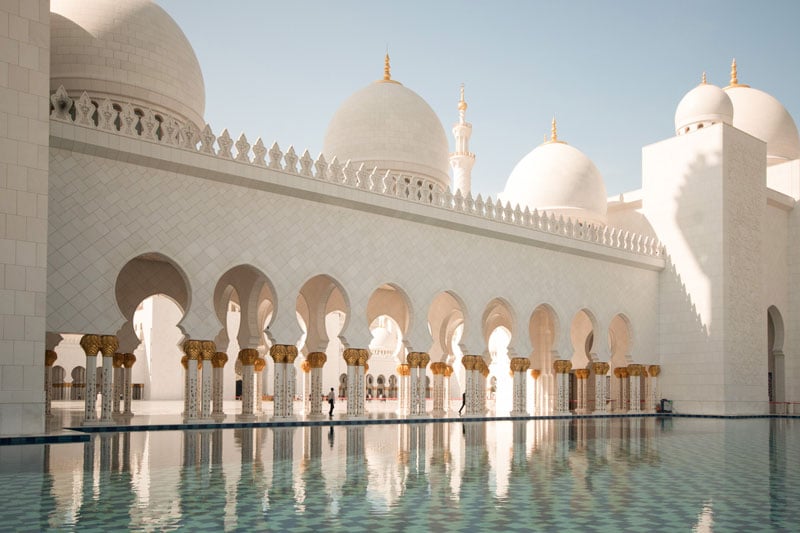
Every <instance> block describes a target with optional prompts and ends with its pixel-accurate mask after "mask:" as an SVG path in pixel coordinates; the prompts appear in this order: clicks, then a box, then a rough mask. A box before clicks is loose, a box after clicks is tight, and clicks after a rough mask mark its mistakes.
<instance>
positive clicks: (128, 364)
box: [122, 352, 136, 368]
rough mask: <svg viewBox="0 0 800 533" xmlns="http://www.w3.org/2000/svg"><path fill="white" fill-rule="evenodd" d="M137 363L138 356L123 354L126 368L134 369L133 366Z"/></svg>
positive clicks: (123, 362)
mask: <svg viewBox="0 0 800 533" xmlns="http://www.w3.org/2000/svg"><path fill="white" fill-rule="evenodd" d="M135 362H136V356H135V355H133V354H132V353H130V352H128V353H124V354H122V364H123V366H124V367H125V368H132V367H133V364H134V363H135Z"/></svg>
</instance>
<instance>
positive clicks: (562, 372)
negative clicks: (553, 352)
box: [553, 359, 572, 415]
mask: <svg viewBox="0 0 800 533" xmlns="http://www.w3.org/2000/svg"><path fill="white" fill-rule="evenodd" d="M571 369H572V363H571V362H570V361H568V360H565V359H559V360H556V361H553V370H555V372H556V414H558V415H565V414H569V371H570V370H571Z"/></svg>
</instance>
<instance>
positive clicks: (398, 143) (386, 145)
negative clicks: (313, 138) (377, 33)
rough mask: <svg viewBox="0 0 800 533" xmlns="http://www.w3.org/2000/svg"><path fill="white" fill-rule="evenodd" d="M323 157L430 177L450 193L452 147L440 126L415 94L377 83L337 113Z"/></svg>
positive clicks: (386, 82)
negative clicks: (450, 149) (450, 154)
mask: <svg viewBox="0 0 800 533" xmlns="http://www.w3.org/2000/svg"><path fill="white" fill-rule="evenodd" d="M322 151H323V153H324V154H325V157H326V158H327V159H328V161H330V160H331V158H333V157H334V156H336V157H337V158H338V159H339V161H340V162H342V163H344V162H345V161H347V160H348V159H349V160H351V162H352V163H354V164H356V165H360V164H361V163H364V165H365V166H366V168H372V167H378V169H379V170H381V171H384V172H385V171H386V170H391V171H392V172H397V173H405V174H412V175H414V176H417V177H422V178H429V179H431V180H433V181H434V182H435V183H436V184H438V185H440V186H441V187H442V189H445V190H446V189H447V188H448V187H449V184H450V178H449V174H448V171H449V163H448V155H449V146H448V143H447V136H446V135H445V132H444V128H443V127H442V123H441V122H440V121H439V117H437V116H436V113H434V111H433V109H431V107H430V106H429V105H428V104H427V103H426V102H425V100H423V99H422V98H421V97H420V96H419V95H418V94H417V93H415V92H414V91H412V90H410V89H408V88H406V87H403V85H401V84H400V83H397V82H396V81H394V80H379V81H376V82H374V83H371V84H369V85H367V86H366V87H364V88H363V89H361V90H360V91H358V92H356V93H355V94H353V95H352V96H350V98H348V99H347V100H345V101H344V103H343V104H342V105H341V106H340V107H339V109H338V110H337V111H336V114H335V115H334V116H333V119H332V120H331V122H330V124H329V125H328V130H327V132H326V133H325V140H324V143H323V149H322Z"/></svg>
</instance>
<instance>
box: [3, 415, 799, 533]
mask: <svg viewBox="0 0 800 533" xmlns="http://www.w3.org/2000/svg"><path fill="white" fill-rule="evenodd" d="M798 458H800V420H782V419H773V420H770V419H749V420H718V419H684V418H676V419H663V420H659V419H654V418H641V419H640V418H622V419H580V420H535V421H521V422H489V423H480V422H472V423H461V422H455V423H440V424H401V425H373V426H335V427H295V428H275V429H272V428H256V429H236V430H204V431H185V432H181V431H155V432H138V433H107V434H98V435H93V436H92V440H91V441H90V442H88V443H80V444H55V445H29V446H5V447H0V498H2V499H1V500H0V501H2V502H3V503H2V507H0V529H3V530H15V531H40V530H69V529H74V530H80V531H91V530H95V531H115V530H126V529H133V530H150V531H162V530H177V529H179V530H189V531H204V530H207V531H220V530H246V531H256V530H261V531H263V530H271V531H315V532H322V531H331V530H334V531H335V530H348V531H373V532H381V531H387V532H390V531H401V530H406V531H489V530H492V531H514V530H516V531H532V530H533V531H537V530H541V531H587V530H598V531H620V530H624V531H689V530H698V531H765V530H766V531H780V530H785V531H797V530H798V529H800V505H798V502H800V461H798Z"/></svg>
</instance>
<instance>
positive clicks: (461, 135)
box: [450, 84, 475, 196]
mask: <svg viewBox="0 0 800 533" xmlns="http://www.w3.org/2000/svg"><path fill="white" fill-rule="evenodd" d="M466 115H467V102H466V101H465V100H464V84H461V99H460V100H459V102H458V123H456V124H455V125H454V126H453V137H455V141H456V147H455V148H456V149H455V151H454V152H453V153H451V154H450V166H451V167H453V194H455V193H456V191H461V195H462V196H466V195H468V194H469V192H470V189H471V183H472V167H473V166H474V165H475V154H473V153H472V152H470V151H469V138H470V136H472V124H470V123H469V122H467V119H466Z"/></svg>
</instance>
